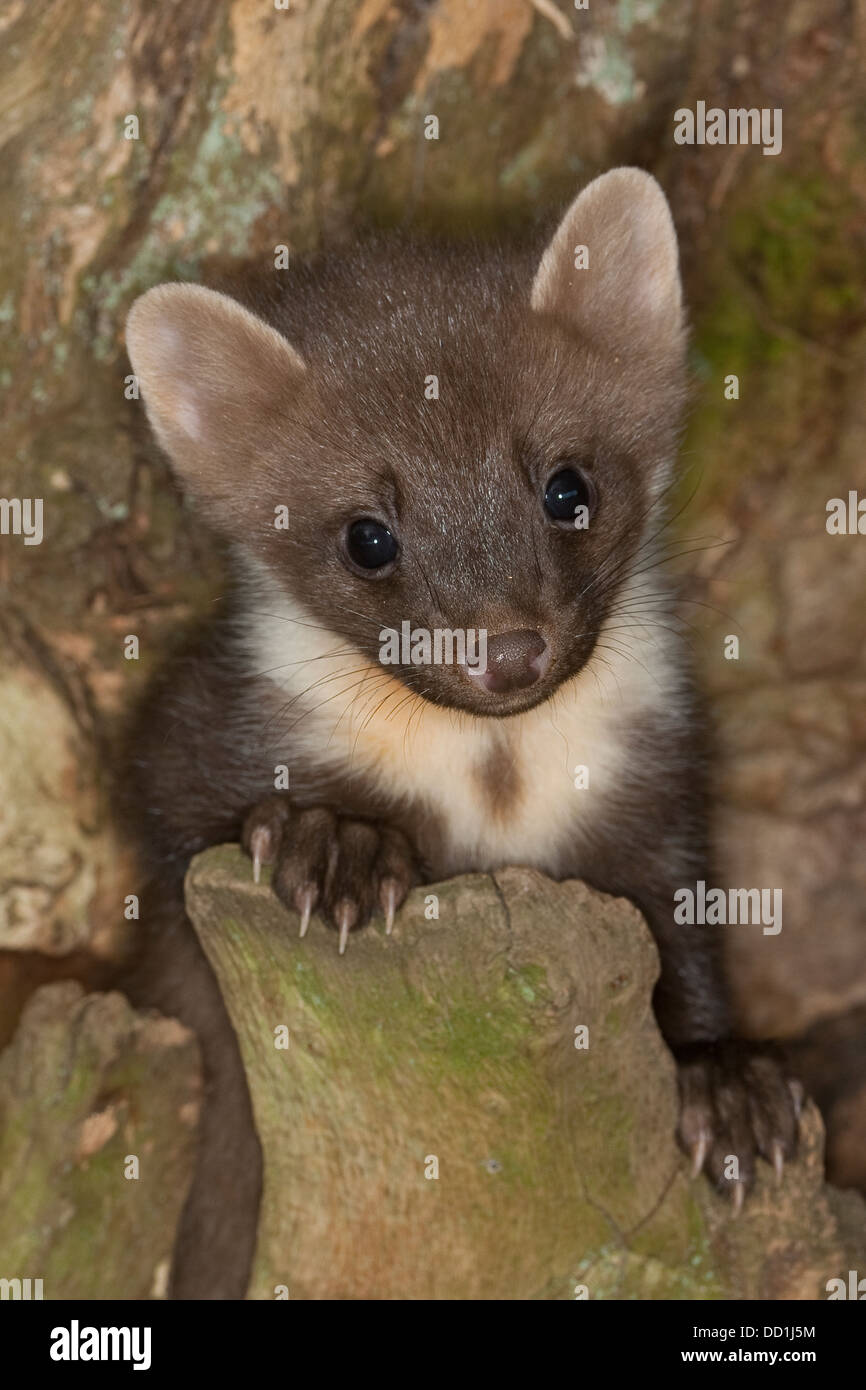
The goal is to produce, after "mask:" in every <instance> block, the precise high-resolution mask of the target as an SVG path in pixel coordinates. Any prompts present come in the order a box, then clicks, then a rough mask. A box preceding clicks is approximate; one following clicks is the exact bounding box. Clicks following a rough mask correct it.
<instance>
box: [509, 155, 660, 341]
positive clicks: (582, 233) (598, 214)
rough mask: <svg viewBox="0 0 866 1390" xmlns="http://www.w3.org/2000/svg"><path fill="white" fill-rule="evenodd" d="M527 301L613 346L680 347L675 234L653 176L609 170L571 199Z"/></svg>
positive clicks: (572, 326) (573, 327)
mask: <svg viewBox="0 0 866 1390" xmlns="http://www.w3.org/2000/svg"><path fill="white" fill-rule="evenodd" d="M531 304H532V308H533V309H534V310H536V312H537V313H540V314H550V315H551V316H553V317H554V318H557V319H559V320H561V321H562V322H564V323H565V324H566V325H567V326H569V327H570V328H572V329H573V330H576V331H577V332H578V333H579V334H580V335H581V336H584V337H587V338H588V339H589V340H590V341H592V342H595V343H597V344H599V345H600V346H602V347H605V346H606V347H609V348H611V349H613V350H614V351H616V352H630V351H634V352H636V353H638V354H641V355H647V354H650V355H652V356H654V357H657V356H658V355H659V354H665V355H678V354H679V353H680V352H681V351H682V347H683V343H684V339H685V331H684V325H683V310H682V292H681V288H680V274H679V266H678V255H677V237H676V232H675V231H674V224H673V221H672V219H671V214H670V210H669V208H668V204H667V199H666V198H665V195H664V193H663V192H662V190H661V188H660V187H659V185H658V184H657V183H656V181H655V179H654V178H653V177H652V175H651V174H646V173H644V171H643V170H642V169H612V170H611V171H610V173H608V174H602V175H601V177H600V178H597V179H594V180H593V182H592V183H591V184H589V185H588V186H587V187H586V188H585V189H584V190H583V192H582V193H581V194H580V195H579V197H577V198H575V200H574V202H573V203H572V205H571V207H570V208H569V209H568V211H567V213H566V214H565V216H564V217H563V219H562V221H561V222H560V224H559V227H558V228H557V230H556V233H555V234H554V237H553V240H552V241H551V242H550V244H549V245H548V247H547V250H546V251H545V253H544V255H543V257H542V260H541V264H540V265H539V267H538V272H537V274H536V276H535V280H534V282H533V286H532V297H531Z"/></svg>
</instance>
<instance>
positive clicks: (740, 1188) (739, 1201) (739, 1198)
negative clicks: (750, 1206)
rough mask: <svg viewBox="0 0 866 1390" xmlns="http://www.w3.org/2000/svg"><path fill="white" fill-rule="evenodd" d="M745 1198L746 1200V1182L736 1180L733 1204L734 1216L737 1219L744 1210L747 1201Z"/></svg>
mask: <svg viewBox="0 0 866 1390" xmlns="http://www.w3.org/2000/svg"><path fill="white" fill-rule="evenodd" d="M745 1200H746V1186H745V1183H741V1182H735V1183H734V1192H733V1205H734V1218H735V1219H736V1217H738V1216H739V1214H740V1212H741V1211H742V1210H743V1203H744V1202H745Z"/></svg>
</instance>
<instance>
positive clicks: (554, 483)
mask: <svg viewBox="0 0 866 1390" xmlns="http://www.w3.org/2000/svg"><path fill="white" fill-rule="evenodd" d="M594 502H595V488H594V487H593V485H592V483H591V482H590V480H589V478H588V477H587V476H586V474H585V473H584V472H583V470H582V469H578V468H561V469H560V470H559V472H558V473H554V475H553V477H552V478H551V480H550V482H549V483H548V484H547V487H546V488H545V489H544V510H545V511H546V512H547V515H548V516H549V517H552V519H553V520H554V521H572V522H573V521H574V514H575V511H576V510H577V508H578V507H587V508H588V509H589V511H590V512H591V511H592V508H593V504H594Z"/></svg>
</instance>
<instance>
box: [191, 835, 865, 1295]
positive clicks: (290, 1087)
mask: <svg viewBox="0 0 866 1390" xmlns="http://www.w3.org/2000/svg"><path fill="white" fill-rule="evenodd" d="M187 899H188V907H189V911H190V913H191V915H192V918H193V920H194V923H195V925H196V929H197V931H198V933H199V936H200V938H201V941H202V943H203V945H204V948H205V950H206V951H207V954H208V956H209V958H210V960H211V962H212V964H213V966H214V969H215V971H216V973H217V976H218V978H219V980H220V983H221V986H222V989H223V992H224V995H225V998H226V1001H227V1004H228V1007H229V1011H230V1014H231V1017H232V1019H233V1021H234V1024H235V1027H236V1030H237V1033H238V1037H239V1040H240V1045H241V1050H242V1054H243V1058H244V1062H245V1066H246V1069H247V1074H248V1077H249V1083H250V1088H251V1092H252V1098H253V1105H254V1110H255V1116H256V1123H257V1127H258V1129H259V1133H260V1136H261V1140H262V1145H263V1148H264V1156H265V1186H264V1199H263V1205H262V1212H261V1219H260V1225H259V1239H258V1250H257V1255H256V1260H255V1266H254V1271H253V1277H252V1281H251V1286H250V1296H251V1297H253V1298H274V1297H278V1296H280V1293H281V1292H283V1296H285V1292H286V1291H287V1292H288V1296H289V1297H292V1298H310V1299H344V1298H346V1299H351V1298H373V1299H391V1298H394V1299H449V1298H451V1299H529V1298H545V1299H546V1298H555V1299H560V1298H569V1299H571V1298H574V1297H575V1296H576V1291H577V1292H578V1294H579V1292H580V1289H581V1287H585V1288H586V1290H587V1294H588V1296H589V1297H592V1298H657V1299H669V1298H683V1299H688V1298H736V1299H740V1298H818V1297H824V1296H826V1293H825V1287H826V1282H827V1280H828V1279H830V1278H834V1277H837V1276H839V1275H840V1274H841V1275H844V1273H845V1271H847V1270H848V1269H849V1268H856V1267H857V1266H856V1265H852V1264H851V1263H850V1261H851V1259H852V1258H854V1252H852V1249H851V1246H852V1244H854V1245H855V1246H856V1242H857V1241H858V1240H859V1241H860V1242H861V1245H860V1258H861V1262H862V1258H863V1254H864V1253H866V1252H864V1250H863V1242H864V1238H866V1222H864V1210H866V1209H864V1207H863V1204H862V1202H861V1201H860V1199H859V1198H853V1197H852V1198H851V1199H850V1201H849V1200H848V1199H846V1201H845V1203H841V1202H840V1201H839V1200H838V1194H834V1193H832V1191H831V1190H830V1189H827V1188H825V1187H824V1185H823V1177H822V1164H821V1160H822V1147H823V1134H822V1130H821V1125H820V1120H819V1118H818V1115H817V1112H816V1111H815V1110H814V1109H813V1108H812V1107H808V1108H807V1111H806V1114H805V1123H804V1139H803V1145H802V1156H801V1159H800V1161H798V1162H797V1163H796V1164H794V1165H792V1166H791V1167H790V1168H789V1170H788V1171H787V1173H786V1175H785V1180H784V1183H783V1185H782V1186H781V1187H780V1188H777V1187H776V1185H775V1182H774V1180H773V1178H772V1175H771V1173H770V1171H769V1170H768V1169H766V1168H764V1169H763V1171H762V1172H761V1175H760V1178H759V1181H758V1184H757V1190H756V1192H755V1194H754V1196H753V1198H752V1200H751V1201H750V1202H749V1203H748V1204H747V1206H746V1209H745V1212H744V1213H743V1215H742V1216H741V1217H740V1218H739V1219H734V1218H733V1216H732V1215H731V1208H730V1207H729V1206H728V1205H727V1204H726V1203H725V1202H724V1201H722V1200H721V1199H720V1198H719V1197H717V1196H716V1195H715V1194H714V1193H713V1192H712V1191H711V1190H710V1188H709V1187H708V1185H707V1184H706V1183H705V1182H704V1181H703V1180H702V1179H701V1180H699V1181H697V1182H691V1181H689V1179H688V1177H687V1174H686V1168H685V1162H684V1160H683V1158H682V1156H681V1155H680V1154H679V1152H678V1150H677V1148H676V1145H675V1141H674V1129H675V1124H676V1114H677V1094H676V1079H675V1074H674V1067H673V1062H672V1059H671V1057H670V1054H669V1053H668V1051H667V1049H666V1047H665V1045H664V1043H663V1041H662V1038H661V1036H660V1034H659V1032H658V1029H657V1027H656V1023H655V1020H654V1017H653V1013H652V1009H651V1002H650V1000H651V992H652V988H653V984H654V981H655V979H656V974H657V957H656V952H655V947H654V945H653V942H652V939H651V936H650V934H649V931H648V929H647V927H646V925H645V923H644V922H643V920H642V918H641V917H640V915H639V913H638V912H637V911H636V910H635V909H634V908H633V907H632V906H631V905H630V904H628V903H625V902H623V901H620V900H616V899H613V898H609V897H605V896H603V895H601V894H599V893H596V892H594V891H593V890H591V889H590V888H588V887H586V886H585V885H584V884H581V883H577V882H569V883H562V884H557V883H553V882H551V881H550V880H548V879H546V878H544V877H542V876H540V875H539V874H537V873H535V872H531V871H529V870H523V869H508V870H506V871H504V872H502V873H497V874H495V875H491V876H487V875H474V876H469V877H465V878H460V879H455V880H452V881H451V882H448V883H443V884H439V885H436V886H433V887H430V888H421V889H418V890H416V891H415V892H414V893H413V894H412V895H411V897H410V899H409V901H408V902H407V904H406V906H405V907H404V909H403V911H402V912H401V913H400V915H399V917H398V920H397V923H396V925H395V928H394V932H393V935H392V936H391V937H388V936H386V935H385V932H384V927H383V925H382V923H381V922H379V923H375V922H374V923H373V925H372V926H370V927H369V928H367V929H366V930H364V931H362V932H360V933H357V934H355V935H353V937H352V938H351V941H350V946H349V950H348V952H347V954H346V956H344V957H340V956H339V955H338V952H337V942H336V937H335V935H334V934H333V933H331V932H329V931H328V930H327V929H326V927H325V926H324V925H323V924H322V923H321V922H319V921H317V920H315V919H314V922H313V924H312V925H311V928H310V931H309V933H308V935H307V937H306V938H305V939H304V940H303V941H302V940H300V939H299V936H298V920H297V918H296V917H295V916H293V915H292V914H290V913H287V912H286V910H285V909H284V908H283V907H282V906H281V905H280V903H279V902H278V901H277V899H276V898H275V897H274V895H273V894H272V893H271V892H270V891H269V887H268V884H267V883H266V882H263V883H262V884H260V885H259V886H256V885H255V884H254V883H253V881H252V876H251V872H250V866H249V863H248V861H246V860H245V859H243V858H242V857H241V855H240V852H239V851H238V850H237V849H234V848H227V847H224V848H220V849H217V850H212V851H209V852H208V853H207V854H205V855H203V856H201V857H199V858H198V859H196V860H195V861H194V862H193V865H192V867H191V869H190V872H189V875H188V879H187ZM435 913H438V916H436V915H433V914H435ZM583 1030H586V1031H585V1032H584V1031H583ZM584 1043H586V1044H587V1045H586V1046H584V1045H583V1044H584ZM843 1212H844V1215H843Z"/></svg>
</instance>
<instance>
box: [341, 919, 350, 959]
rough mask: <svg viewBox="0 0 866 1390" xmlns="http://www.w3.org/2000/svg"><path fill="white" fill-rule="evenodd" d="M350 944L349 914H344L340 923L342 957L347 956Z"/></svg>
mask: <svg viewBox="0 0 866 1390" xmlns="http://www.w3.org/2000/svg"><path fill="white" fill-rule="evenodd" d="M348 944H349V914H348V912H344V913H343V916H342V919H341V921H340V955H341V956H344V955H345V954H346V947H347V946H348Z"/></svg>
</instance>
